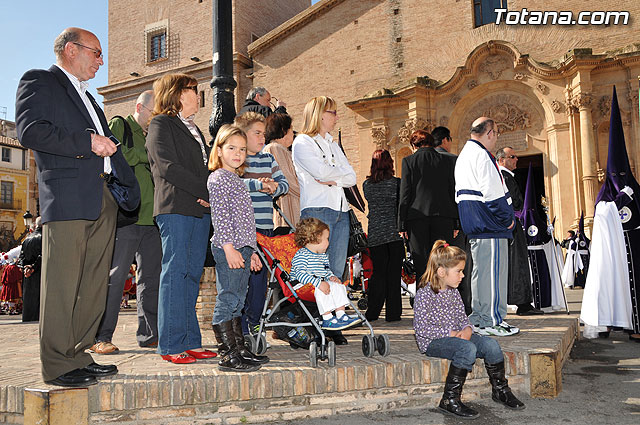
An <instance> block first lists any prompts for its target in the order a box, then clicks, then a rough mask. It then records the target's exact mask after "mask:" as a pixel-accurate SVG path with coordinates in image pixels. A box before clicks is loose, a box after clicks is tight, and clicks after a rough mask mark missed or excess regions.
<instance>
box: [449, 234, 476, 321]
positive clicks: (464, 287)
mask: <svg viewBox="0 0 640 425" xmlns="http://www.w3.org/2000/svg"><path fill="white" fill-rule="evenodd" d="M451 245H454V246H457V247H458V248H460V249H461V250H463V251H464V252H465V254H467V261H466V262H465V264H464V277H463V278H462V281H461V282H460V285H458V292H460V297H462V303H463V304H464V312H465V313H466V314H467V316H469V315H470V314H471V313H472V312H473V310H472V309H471V271H472V270H473V258H471V245H470V244H469V238H468V237H467V235H465V234H464V233H463V232H462V230H460V231H459V232H458V236H456V237H455V238H454V239H453V242H452V243H451Z"/></svg>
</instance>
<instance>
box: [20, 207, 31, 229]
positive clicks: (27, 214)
mask: <svg viewBox="0 0 640 425" xmlns="http://www.w3.org/2000/svg"><path fill="white" fill-rule="evenodd" d="M22 218H23V219H24V227H26V228H27V229H30V228H31V225H32V224H33V215H31V213H30V212H29V210H27V212H25V213H24V215H23V216H22Z"/></svg>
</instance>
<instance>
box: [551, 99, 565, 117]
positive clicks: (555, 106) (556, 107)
mask: <svg viewBox="0 0 640 425" xmlns="http://www.w3.org/2000/svg"><path fill="white" fill-rule="evenodd" d="M563 109H564V105H563V104H562V102H560V101H559V100H557V99H554V100H553V101H552V102H551V110H552V111H553V112H555V113H556V114H557V113H560V112H562V110H563Z"/></svg>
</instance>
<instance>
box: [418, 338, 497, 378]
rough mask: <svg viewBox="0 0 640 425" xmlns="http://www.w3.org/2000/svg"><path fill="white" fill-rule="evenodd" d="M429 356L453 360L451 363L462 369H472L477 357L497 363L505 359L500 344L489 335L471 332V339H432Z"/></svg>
mask: <svg viewBox="0 0 640 425" xmlns="http://www.w3.org/2000/svg"><path fill="white" fill-rule="evenodd" d="M425 354H426V355H427V356H429V357H440V358H442V359H449V360H451V364H453V365H454V366H455V367H458V368H461V369H467V370H471V369H473V364H474V363H475V362H476V359H484V361H485V363H489V364H496V363H500V362H501V361H503V360H504V356H503V355H502V349H501V348H500V344H498V341H496V340H495V339H493V338H490V337H488V336H483V335H478V334H471V340H469V341H467V340H466V339H462V338H453V337H445V338H438V339H434V340H433V341H431V344H429V346H428V347H427V352H426V353H425Z"/></svg>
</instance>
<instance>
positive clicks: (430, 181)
mask: <svg viewBox="0 0 640 425" xmlns="http://www.w3.org/2000/svg"><path fill="white" fill-rule="evenodd" d="M455 164H456V160H455V158H454V157H452V156H449V155H441V154H440V153H438V152H436V150H435V149H434V148H431V147H423V148H420V149H418V150H417V151H416V152H415V153H414V154H413V155H409V156H408V157H406V158H404V159H403V160H402V182H401V183H400V204H399V207H398V228H399V230H400V231H404V230H406V227H405V222H406V221H409V220H416V219H421V218H424V217H429V216H440V217H449V218H452V219H454V220H456V221H457V220H458V207H457V205H456V202H455V181H454V169H455Z"/></svg>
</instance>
